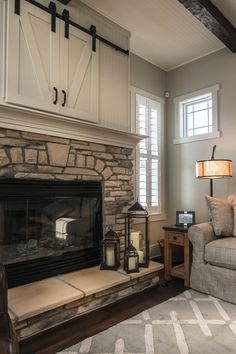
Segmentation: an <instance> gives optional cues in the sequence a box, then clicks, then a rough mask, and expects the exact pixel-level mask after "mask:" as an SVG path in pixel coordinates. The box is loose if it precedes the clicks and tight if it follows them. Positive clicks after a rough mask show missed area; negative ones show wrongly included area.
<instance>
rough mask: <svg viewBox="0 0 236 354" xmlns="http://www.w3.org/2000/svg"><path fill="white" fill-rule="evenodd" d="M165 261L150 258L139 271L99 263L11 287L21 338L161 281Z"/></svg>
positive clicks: (12, 310)
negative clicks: (106, 268) (111, 268)
mask: <svg viewBox="0 0 236 354" xmlns="http://www.w3.org/2000/svg"><path fill="white" fill-rule="evenodd" d="M161 269H163V264H160V263H157V262H152V261H151V262H150V265H149V267H148V268H141V269H140V272H139V273H131V274H127V273H125V272H124V271H123V269H120V270H118V271H117V272H116V271H108V270H102V271H101V270H100V269H99V267H93V268H88V269H83V270H80V271H76V272H72V273H68V274H64V275H59V276H57V277H53V278H49V279H44V280H40V281H37V282H34V283H31V284H26V285H22V286H19V287H16V288H12V289H10V290H9V310H10V311H9V312H10V316H11V318H12V320H13V323H14V325H15V328H16V331H17V335H18V338H19V339H20V340H21V339H23V338H26V337H29V336H32V335H34V334H36V333H37V332H40V331H42V330H45V329H48V328H50V327H53V326H55V325H57V324H59V323H62V322H64V321H67V320H70V319H72V318H74V317H77V316H80V315H82V314H84V313H86V312H89V311H92V310H95V309H97V308H100V307H103V306H106V305H108V304H111V303H114V302H116V301H118V300H120V299H122V298H124V297H126V296H128V295H131V294H134V293H137V292H140V291H143V290H144V289H146V288H148V287H151V286H154V285H156V284H157V283H158V282H159V276H158V271H160V270H161Z"/></svg>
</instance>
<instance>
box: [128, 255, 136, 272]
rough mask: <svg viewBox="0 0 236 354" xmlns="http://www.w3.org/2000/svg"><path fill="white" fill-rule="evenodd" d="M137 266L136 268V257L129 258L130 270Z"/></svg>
mask: <svg viewBox="0 0 236 354" xmlns="http://www.w3.org/2000/svg"><path fill="white" fill-rule="evenodd" d="M135 268H136V263H135V258H134V257H130V258H129V270H133V269H135Z"/></svg>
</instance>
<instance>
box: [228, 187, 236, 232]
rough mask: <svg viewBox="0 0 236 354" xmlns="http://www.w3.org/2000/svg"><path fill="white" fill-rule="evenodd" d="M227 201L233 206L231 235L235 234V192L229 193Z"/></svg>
mask: <svg viewBox="0 0 236 354" xmlns="http://www.w3.org/2000/svg"><path fill="white" fill-rule="evenodd" d="M228 202H229V203H230V204H231V205H232V208H233V215H234V229H233V235H234V236H236V194H231V195H229V196H228Z"/></svg>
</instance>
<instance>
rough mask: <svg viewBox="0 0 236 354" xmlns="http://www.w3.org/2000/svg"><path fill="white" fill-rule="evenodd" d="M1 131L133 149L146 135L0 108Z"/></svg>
mask: <svg viewBox="0 0 236 354" xmlns="http://www.w3.org/2000/svg"><path fill="white" fill-rule="evenodd" d="M0 125H1V127H2V128H8V129H15V130H21V131H29V132H33V133H39V134H46V135H52V136H58V137H63V138H69V139H76V140H82V141H89V142H94V143H101V144H106V145H113V146H122V147H127V148H134V147H135V146H136V145H137V144H138V143H139V141H141V140H142V139H144V138H145V137H146V136H145V135H139V134H134V133H130V132H126V131H122V130H115V129H110V128H107V127H104V126H101V125H98V124H92V123H89V122H83V121H80V120H77V119H74V118H69V117H64V116H59V115H54V114H50V113H46V112H45V113H44V112H36V111H34V110H30V109H27V108H24V109H19V108H16V107H14V106H5V105H0Z"/></svg>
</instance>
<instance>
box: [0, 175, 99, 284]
mask: <svg viewBox="0 0 236 354" xmlns="http://www.w3.org/2000/svg"><path fill="white" fill-rule="evenodd" d="M101 197H102V190H101V184H100V183H98V182H70V183H68V182H56V181H54V182H51V181H50V182H49V181H44V182H42V181H26V180H24V181H20V180H11V181H1V182H0V262H2V263H4V264H5V266H6V268H7V273H8V276H9V282H10V286H11V285H19V284H22V283H26V282H30V281H33V280H37V279H42V278H44V277H46V276H47V277H48V276H51V275H55V274H58V273H64V272H68V271H70V270H71V271H72V270H75V269H80V268H84V267H89V266H92V265H96V264H98V263H99V261H100V241H101V238H102V212H101V210H102V201H101V200H102V199H101ZM27 265H28V267H27ZM34 268H35V269H34ZM21 270H23V274H22V273H21ZM26 273H28V275H29V277H30V279H27V278H28V275H27V274H26ZM38 273H39V274H38ZM12 278H14V281H13V279H12Z"/></svg>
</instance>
